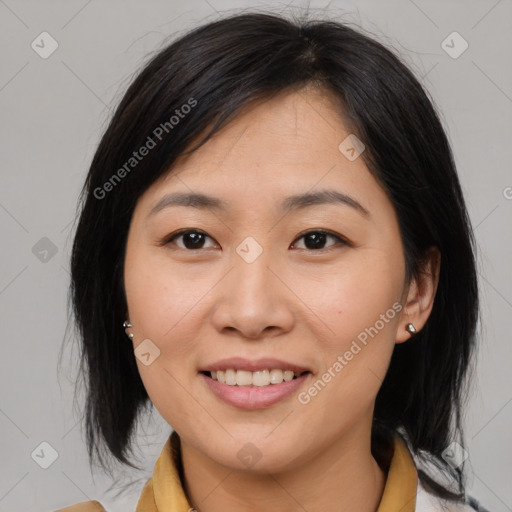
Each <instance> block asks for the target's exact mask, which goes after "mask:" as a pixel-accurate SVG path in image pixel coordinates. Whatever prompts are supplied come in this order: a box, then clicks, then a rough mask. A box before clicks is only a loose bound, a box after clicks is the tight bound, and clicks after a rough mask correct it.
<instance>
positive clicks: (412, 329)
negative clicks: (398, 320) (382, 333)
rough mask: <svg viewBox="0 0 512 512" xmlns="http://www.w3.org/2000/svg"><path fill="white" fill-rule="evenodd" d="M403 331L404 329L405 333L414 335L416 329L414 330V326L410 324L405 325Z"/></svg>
mask: <svg viewBox="0 0 512 512" xmlns="http://www.w3.org/2000/svg"><path fill="white" fill-rule="evenodd" d="M405 329H406V330H407V331H409V332H410V333H411V334H414V333H416V328H415V327H414V325H412V324H407V325H406V326H405Z"/></svg>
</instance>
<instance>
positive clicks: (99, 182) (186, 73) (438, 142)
mask: <svg viewBox="0 0 512 512" xmlns="http://www.w3.org/2000/svg"><path fill="white" fill-rule="evenodd" d="M308 86H311V87H316V88H318V89H320V90H323V91H324V92H325V93H326V94H327V93H328V94H329V95H334V97H335V98H337V99H338V100H339V102H340V105H341V106H342V107H343V112H342V114H340V115H343V116H344V117H345V118H346V121H347V122H348V123H349V127H350V130H351V132H352V133H354V134H356V136H357V137H358V138H359V139H360V140H361V141H362V142H363V143H364V145H365V147H366V149H365V151H364V152H363V153H362V155H361V158H363V159H364V162H365V164H366V165H367V167H368V169H369V170H370V172H371V173H372V175H373V176H374V177H375V179H376V180H377V181H378V183H379V184H380V186H382V188H383V189H384V190H385V191H386V193H387V194H388V195H389V198H390V200H391V201H392V203H393V205H394V208H395V211H396V214H397V218H398V222H399V228H400V235H401V237H402V242H403V250H404V260H405V274H406V282H409V280H410V279H411V278H412V277H413V276H416V277H418V276H420V274H421V273H422V272H424V264H425V261H426V258H427V256H428V254H429V250H431V249H432V248H437V249H438V250H439V251H440V253H441V256H442V257H441V266H440V271H439V282H438V288H437V291H436V295H435V300H434V305H433V309H432V311H431V314H430V316H429V318H428V320H427V322H426V324H425V326H424V327H423V329H421V330H420V331H419V332H418V333H417V334H415V335H414V338H413V339H412V340H410V341H408V342H407V343H402V344H396V345H395V347H394V351H393V354H392V357H391V362H390V366H389V369H388V372H387V374H386V377H385V379H384V381H383V383H382V386H381V388H380V390H379V392H378V394H377V397H376V403H375V408H374V422H373V426H372V443H371V447H372V454H373V456H374V457H375V459H376V460H377V462H378V463H379V465H380V466H381V468H383V469H385V468H388V467H389V460H390V456H391V453H392V439H393V436H395V435H401V436H402V438H403V439H405V440H406V442H407V443H408V446H409V447H410V449H411V451H412V452H413V454H414V456H415V457H416V456H417V457H418V459H419V460H425V461H429V462H432V463H434V464H435V465H436V466H437V467H439V468H440V469H442V472H443V474H445V475H449V476H450V478H451V479H452V480H453V481H454V482H455V484H456V490H453V489H449V488H448V487H447V486H445V485H444V484H442V483H440V482H438V481H437V480H436V479H435V478H434V477H433V476H431V475H429V474H428V472H426V471H423V470H419V471H418V475H419V478H420V480H421V481H422V482H423V484H424V485H425V486H426V487H427V489H429V491H430V492H433V493H435V494H437V495H438V496H441V497H444V498H447V499H453V500H461V499H464V496H465V474H464V471H463V466H459V467H452V466H451V465H450V464H448V462H447V461H446V460H445V459H444V458H443V451H444V450H445V449H446V448H447V447H448V445H450V443H451V442H452V441H454V440H456V439H457V440H459V442H460V443H461V444H464V443H463V429H462V421H461V411H462V405H463V401H464V399H465V398H466V395H465V391H466V389H465V385H466V384H467V382H466V380H467V377H468V369H469V368H470V363H471V357H472V355H473V351H474V348H475V339H476V324H477V321H478V315H479V300H478V287H477V274H476V261H475V254H476V249H475V241H474V238H473V234H472V230H471V225H470V220H469V216H468V213H467V210H466V206H465V202H464V198H463V194H462V191H461V186H460V183H459V180H458V177H457V172H456V167H455V163H454V158H453V155H452V151H451V148H450V145H449V142H448V140H447V136H446V134H445V131H444V129H443V126H442V124H441V121H440V119H439V117H438V114H437V112H436V109H435V107H434V102H433V101H432V100H431V99H430V97H429V95H428V93H427V92H426V91H425V90H424V89H423V87H422V86H421V84H420V83H419V81H418V79H416V78H415V76H414V74H413V73H412V71H411V70H410V69H408V67H407V66H406V65H405V64H404V63H403V62H402V60H401V58H400V57H399V56H398V55H395V53H394V52H393V51H392V50H391V49H388V48H386V47H385V46H384V45H383V44H381V43H379V42H377V41H376V40H375V39H374V38H372V37H370V36H367V35H365V34H364V33H363V32H362V31H361V30H357V29H355V28H351V27H349V26H348V24H347V23H342V22H338V21H333V20H312V19H308V18H307V17H302V18H300V19H297V18H293V19H287V18H285V17H283V16H281V15H276V14H270V13H256V12H250V13H243V14H237V15H232V16H229V17H225V18H223V19H220V20H218V21H214V22H210V23H206V24H203V25H202V26H199V27H196V28H194V29H193V30H190V31H189V32H187V33H185V34H184V35H182V36H181V37H180V38H179V39H177V40H176V41H174V42H172V43H171V44H168V45H167V46H165V47H164V48H163V49H161V50H159V51H158V52H157V53H156V54H155V55H153V56H151V58H150V59H149V60H148V62H147V63H145V65H144V67H143V68H142V69H141V71H140V72H139V73H138V74H137V76H136V77H135V78H134V79H133V81H132V82H131V84H130V85H129V87H128V88H127V90H126V92H125V94H124V96H123V97H122V99H121V101H120V102H119V105H118V106H117V108H116V110H115V112H114V113H113V116H112V118H111V120H110V123H109V124H108V126H107V128H106V130H105V132H104V134H103V136H102V138H101V141H100V142H99V145H98V147H97V150H96V152H95V154H94V157H93V160H92V163H91V165H90V169H89V172H88V175H87V178H86V180H85V183H84V186H83V188H82V191H81V193H80V199H79V206H80V209H81V212H80V216H79V221H78V225H77V229H76V233H75V237H74V241H73V247H72V254H71V285H70V290H69V299H70V303H71V307H70V309H71V313H72V314H73V315H74V318H75V329H76V331H77V334H78V338H79V340H80V349H81V359H80V374H81V375H82V376H83V377H84V380H85V382H86V384H87V394H86V407H85V424H86V437H87V448H88V453H89V459H90V460H91V459H92V457H93V456H94V455H95V456H96V457H97V458H98V460H99V462H100V464H101V465H102V466H103V468H104V469H105V468H106V464H105V460H104V457H103V456H104V455H105V454H106V455H108V456H109V457H110V456H113V457H115V459H117V461H120V462H122V463H124V464H127V465H129V466H132V467H136V466H134V465H133V464H132V463H131V462H130V460H129V459H128V457H127V454H128V451H129V450H131V442H132V437H133V433H134V427H135V425H136V421H137V419H138V418H139V415H140V414H141V412H142V411H141V410H142V409H144V407H146V406H149V407H150V404H148V402H150V400H149V397H148V394H147V392H146V390H145V388H144V386H143V383H142V380H141V378H140V376H139V373H138V369H137V365H136V361H135V356H134V353H133V347H132V345H131V344H130V343H128V342H127V338H126V335H125V332H124V330H123V327H122V324H123V321H124V320H125V313H126V311H127V302H126V295H125V289H124V283H123V267H124V258H125V249H126V240H127V235H128V229H129V226H130V221H131V217H132V214H133V211H134V208H135V205H136V202H137V200H138V199H139V198H140V197H141V195H142V194H143V193H144V192H145V191H146V190H147V189H148V187H149V186H150V185H151V184H152V183H154V182H155V181H156V180H157V179H158V178H160V177H162V176H164V175H165V174H167V173H169V172H172V171H171V168H172V164H173V163H174V162H175V160H176V158H177V157H178V156H179V155H181V154H188V153H190V152H192V151H195V150H196V149H197V148H199V147H201V146H202V145H203V144H204V143H205V142H206V141H207V140H209V138H210V137H211V136H212V135H213V134H214V133H216V132H218V130H219V129H220V128H221V127H223V126H225V125H226V124H227V123H229V122H230V120H232V119H233V118H235V117H236V116H237V115H239V114H240V112H241V110H242V109H243V108H244V107H246V106H248V105H250V104H251V103H253V102H255V101H257V100H261V101H265V100H268V99H270V98H271V97H273V96H275V95H276V94H279V93H281V92H293V91H301V90H302V89H304V88H305V87H308ZM185 105H188V106H189V107H190V108H185ZM181 113H182V114H183V115H180V114H181ZM173 116H174V118H175V119H174V121H173ZM178 117H179V120H178V122H176V119H178ZM158 129H159V130H160V131H158ZM164 131H165V132H166V133H165V135H164V136H161V137H158V135H157V134H160V135H163V132H164ZM199 137H200V139H199V142H197V141H198V138H199ZM150 139H151V141H152V142H154V144H155V145H154V147H152V148H151V149H150V150H149V151H148V154H147V155H146V156H145V157H144V158H141V159H140V160H136V161H133V152H134V151H136V150H138V149H139V148H141V147H142V146H144V145H147V146H148V147H149V141H150ZM193 142H197V144H195V145H194V146H192V147H191V145H192V143H193ZM187 148H189V149H188V150H187ZM131 159H132V160H131ZM127 162H130V167H131V168H130V169H128V168H127V167H128V166H127ZM132 164H133V165H132ZM123 169H124V172H123ZM128 174H129V175H128ZM107 192H108V193H107Z"/></svg>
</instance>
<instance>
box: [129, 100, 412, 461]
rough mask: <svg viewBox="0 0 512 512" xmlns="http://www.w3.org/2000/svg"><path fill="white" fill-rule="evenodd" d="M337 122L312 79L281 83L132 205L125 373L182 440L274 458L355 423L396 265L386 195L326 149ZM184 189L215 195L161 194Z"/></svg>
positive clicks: (347, 435) (381, 342)
mask: <svg viewBox="0 0 512 512" xmlns="http://www.w3.org/2000/svg"><path fill="white" fill-rule="evenodd" d="M349 134H350V131H349V129H348V128H347V127H346V126H345V125H344V124H343V122H342V121H341V115H340V111H339V109H338V108H337V107H336V106H335V103H333V100H332V98H330V97H329V96H328V95H327V93H325V92H323V93H321V92H320V91H315V90H303V91H300V92H294V93H286V94H284V93H283V94H281V95H279V96H275V97H273V98H272V99H271V100H268V101H266V102H260V103H257V104H254V105H252V106H251V108H247V109H245V110H244V112H243V113H242V114H241V115H239V116H238V117H237V118H236V119H235V120H233V121H232V122H231V123H230V124H229V125H228V126H226V127H225V128H224V129H223V130H222V131H221V132H218V133H217V134H216V135H215V136H214V138H213V139H211V140H210V141H209V142H207V143H206V144H205V145H204V146H202V147H201V148H200V149H199V150H197V151H196V152H194V153H192V154H191V155H189V156H187V157H186V158H185V157H182V158H181V159H179V160H178V161H177V162H176V164H175V165H174V166H173V168H172V170H171V172H170V173H168V174H167V175H166V176H165V177H164V178H162V179H160V180H159V181H158V182H156V183H154V184H153V186H152V187H151V188H150V189H148V190H147V191H146V192H145V193H144V194H143V195H142V196H141V197H140V199H139V201H138V203H137V205H136V208H135V211H134V214H133V217H132V221H131V225H130V230H129V235H128V242H127V250H126V260H125V270H124V273H125V274H124V277H125V289H126V296H127V303H128V311H127V318H129V319H130V322H131V323H132V325H133V333H134V339H133V343H134V348H136V349H137V350H136V354H139V356H138V357H137V365H138V368H139V372H140V375H141V378H142V380H143V383H144V386H145V388H146V390H147V392H148V394H149V396H150V398H151V400H152V402H153V404H154V405H155V407H156V408H157V410H158V411H159V413H160V414H161V415H162V417H163V418H164V419H165V420H166V421H167V422H168V423H169V424H170V425H171V426H172V427H173V428H174V429H175V430H176V431H177V432H178V434H179V435H180V437H181V439H182V443H185V444H187V445H188V446H190V447H191V449H193V450H196V451H197V453H201V454H203V455H204V456H206V457H208V458H209V459H211V460H213V461H215V462H217V463H220V464H223V465H226V466H229V467H236V468H242V467H244V464H246V466H245V467H247V462H246V460H249V459H248V458H247V456H251V455H252V456H253V458H254V457H256V458H259V459H260V460H259V462H258V464H257V466H255V468H256V467H257V469H258V470H261V471H279V470H286V469H287V468H291V467H293V466H295V465H296V464H301V463H305V462H307V461H308V460H310V459H311V458H313V457H314V456H315V455H316V454H318V453H322V452H326V451H327V450H329V449H332V448H333V447H334V446H335V445H336V443H338V442H340V440H342V439H343V440H349V439H352V440H353V439H355V437H357V436H367V435H369V432H370V428H371V423H372V413H373V407H374V402H375V397H376V395H377V392H378V390H379V388H380V386H381V383H382V380H383V378H384V375H385V373H386V370H387V367H388V364H389V360H390V357H391V353H392V351H393V348H394V344H395V343H396V342H397V341H400V340H399V339H398V337H399V335H398V334H397V330H398V326H399V319H400V313H399V311H400V309H401V308H402V304H403V300H404V297H405V294H406V290H405V283H404V275H405V268H404V259H403V252H402V251H403V247H402V243H401V238H400V233H399V227H398V222H397V218H396V216H395V212H394V208H393V205H392V203H391V202H390V200H389V198H388V197H387V195H386V193H385V192H384V190H383V189H382V188H381V187H380V186H379V185H378V183H377V182H376V181H375V179H374V178H373V176H372V175H371V173H370V172H369V171H368V169H367V168H366V166H365V164H364V162H363V159H362V158H361V157H359V158H355V159H353V155H352V152H351V151H350V150H348V152H347V150H346V149H345V152H342V150H340V149H339V146H340V143H341V142H342V141H344V139H346V137H347V136H349ZM348 146H349V147H350V144H348ZM343 147H345V146H343ZM343 147H342V149H343ZM347 156H350V157H352V158H350V159H349V158H347ZM327 191H332V192H331V195H330V196H329V195H328V194H325V195H324V196H322V195H320V196H318V197H317V198H316V199H315V200H310V201H308V200H303V201H300V200H297V199H295V201H294V200H290V199H288V198H290V197H295V198H297V197H298V196H301V195H303V194H318V193H320V192H327ZM191 193H194V194H203V195H206V196H209V197H212V198H215V199H214V200H212V202H211V203H207V204H206V205H205V204H204V203H203V204H202V203H201V202H195V203H193V205H191V203H189V204H188V205H187V204H185V203H184V202H183V201H181V204H176V203H177V202H176V201H174V202H173V201H172V200H170V198H169V197H167V199H165V198H166V196H169V195H171V194H191ZM336 194H337V196H336ZM326 197H327V198H329V197H330V198H331V199H336V197H337V198H338V200H333V201H331V202H326ZM340 198H341V200H340ZM162 200H163V202H162ZM178 203H179V201H178ZM157 205H159V206H157ZM219 205H220V206H219ZM357 205H359V206H357ZM155 207H156V209H155ZM365 212H366V213H365ZM141 353H144V354H146V355H145V356H144V357H140V354H141ZM148 354H149V355H148ZM219 371H220V373H219ZM223 372H225V373H223ZM291 372H293V373H291ZM291 376H293V378H292V380H289V379H290V378H291ZM225 379H227V383H225V382H222V380H225ZM269 380H271V382H270V383H269ZM234 383H236V384H235V385H232V384H234ZM247 443H252V445H248V444H247Z"/></svg>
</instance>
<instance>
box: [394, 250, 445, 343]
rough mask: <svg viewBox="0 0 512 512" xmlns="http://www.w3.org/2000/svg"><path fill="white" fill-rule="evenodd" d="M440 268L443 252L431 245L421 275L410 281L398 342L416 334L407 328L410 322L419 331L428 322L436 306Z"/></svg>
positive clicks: (401, 317)
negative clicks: (435, 298) (435, 299)
mask: <svg viewBox="0 0 512 512" xmlns="http://www.w3.org/2000/svg"><path fill="white" fill-rule="evenodd" d="M440 268H441V253H440V252H439V249H438V248H437V247H431V248H430V249H428V251H427V253H426V255H425V261H424V264H423V267H422V269H421V270H420V273H419V276H418V277H413V278H411V282H410V283H409V286H408V289H407V298H406V300H405V305H404V308H403V310H402V312H401V315H400V322H399V325H398V332H397V334H396V343H403V342H404V341H407V340H408V339H410V338H411V336H414V334H411V333H410V332H409V331H408V330H407V329H406V328H405V326H406V325H407V324H408V323H411V324H412V325H414V327H415V329H416V331H417V332H419V331H420V330H421V329H422V328H423V326H424V325H425V324H426V322H427V320H428V317H429V316H430V313H431V311H432V307H433V306H434V297H435V295H436V291H437V285H438V283H439V271H440ZM402 303H403V302H402Z"/></svg>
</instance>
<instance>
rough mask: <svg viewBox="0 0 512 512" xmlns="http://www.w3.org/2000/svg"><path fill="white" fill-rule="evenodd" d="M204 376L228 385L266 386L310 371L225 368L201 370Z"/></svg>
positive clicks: (286, 380)
mask: <svg viewBox="0 0 512 512" xmlns="http://www.w3.org/2000/svg"><path fill="white" fill-rule="evenodd" d="M200 373H202V374H203V375H204V376H205V377H209V378H210V379H212V380H214V381H218V382H220V383H221V384H226V385H228V386H238V387H266V386H274V385H278V384H282V383H283V382H290V381H292V380H296V379H298V378H299V377H302V376H303V375H306V374H309V373H311V372H310V371H309V370H299V371H294V370H282V369H280V368H271V369H262V370H257V371H249V370H237V369H235V368H228V369H226V370H211V371H202V372H200Z"/></svg>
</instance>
